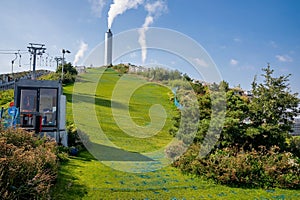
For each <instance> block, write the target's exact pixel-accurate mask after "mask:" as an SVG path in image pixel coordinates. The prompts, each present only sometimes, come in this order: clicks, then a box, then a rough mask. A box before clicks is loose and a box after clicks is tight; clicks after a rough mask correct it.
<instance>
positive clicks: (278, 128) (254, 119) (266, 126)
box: [246, 66, 299, 149]
mask: <svg viewBox="0 0 300 200" xmlns="http://www.w3.org/2000/svg"><path fill="white" fill-rule="evenodd" d="M263 71H264V74H262V77H263V78H264V80H263V82H262V83H257V81H256V78H255V79H254V81H253V83H252V93H253V98H252V100H251V103H250V116H249V117H250V120H251V123H252V124H251V127H249V128H248V129H247V131H246V135H247V136H248V143H249V144H251V145H252V147H254V148H257V147H258V146H260V145H264V146H266V147H271V146H272V145H278V146H279V147H280V148H281V149H285V148H286V144H285V142H286V138H287V137H289V132H290V131H291V128H292V123H293V118H294V117H295V116H296V115H297V107H298V104H299V99H298V98H297V95H298V94H296V93H295V94H293V93H292V92H291V89H290V86H289V77H290V76H291V75H290V74H289V75H287V76H285V75H282V76H279V77H273V73H274V70H272V69H271V68H270V66H268V67H267V68H264V69H263Z"/></svg>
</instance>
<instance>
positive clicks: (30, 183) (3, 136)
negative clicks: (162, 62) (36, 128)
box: [0, 127, 58, 199]
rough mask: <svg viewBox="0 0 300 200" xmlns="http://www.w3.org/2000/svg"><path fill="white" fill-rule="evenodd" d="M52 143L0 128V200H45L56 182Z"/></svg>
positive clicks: (19, 130)
mask: <svg viewBox="0 0 300 200" xmlns="http://www.w3.org/2000/svg"><path fill="white" fill-rule="evenodd" d="M55 151H56V143H55V142H54V141H52V140H51V141H50V140H49V139H48V138H46V137H45V138H37V137H35V136H33V134H32V133H28V132H25V131H23V130H21V129H17V130H14V129H6V130H3V129H2V127H0V180H1V181H0V196H1V199H46V198H49V196H48V195H49V191H50V187H51V185H52V183H53V181H54V180H55V179H56V175H57V170H58V163H57V157H56V155H55Z"/></svg>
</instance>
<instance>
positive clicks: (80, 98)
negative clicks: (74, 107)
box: [66, 94, 127, 109]
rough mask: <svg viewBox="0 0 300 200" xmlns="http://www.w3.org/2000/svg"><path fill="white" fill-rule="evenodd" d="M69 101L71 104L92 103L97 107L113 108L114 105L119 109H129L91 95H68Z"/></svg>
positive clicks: (120, 104)
mask: <svg viewBox="0 0 300 200" xmlns="http://www.w3.org/2000/svg"><path fill="white" fill-rule="evenodd" d="M66 96H67V101H68V102H69V103H78V102H85V103H92V104H95V105H97V106H104V107H108V108H111V105H112V103H113V105H114V107H115V108H117V109H127V107H126V105H124V104H122V103H119V102H116V101H111V100H110V99H104V98H100V97H97V96H95V95H89V94H66Z"/></svg>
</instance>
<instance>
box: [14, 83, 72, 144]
mask: <svg viewBox="0 0 300 200" xmlns="http://www.w3.org/2000/svg"><path fill="white" fill-rule="evenodd" d="M62 92H63V91H62V84H61V82H60V81H50V80H29V79H20V80H18V81H17V82H15V90H14V95H15V100H14V101H15V106H16V107H17V108H19V112H20V125H19V126H20V128H23V129H26V130H30V131H35V132H36V133H37V134H41V135H44V134H46V135H48V136H50V137H52V138H55V140H56V141H57V142H58V143H61V144H63V145H64V146H67V145H68V143H67V141H68V140H67V132H66V97H65V96H64V95H62Z"/></svg>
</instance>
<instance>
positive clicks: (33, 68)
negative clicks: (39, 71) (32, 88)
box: [31, 49, 36, 80]
mask: <svg viewBox="0 0 300 200" xmlns="http://www.w3.org/2000/svg"><path fill="white" fill-rule="evenodd" d="M33 51H34V53H33V64H32V77H31V79H32V80H35V78H36V76H35V65H36V49H33Z"/></svg>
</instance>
